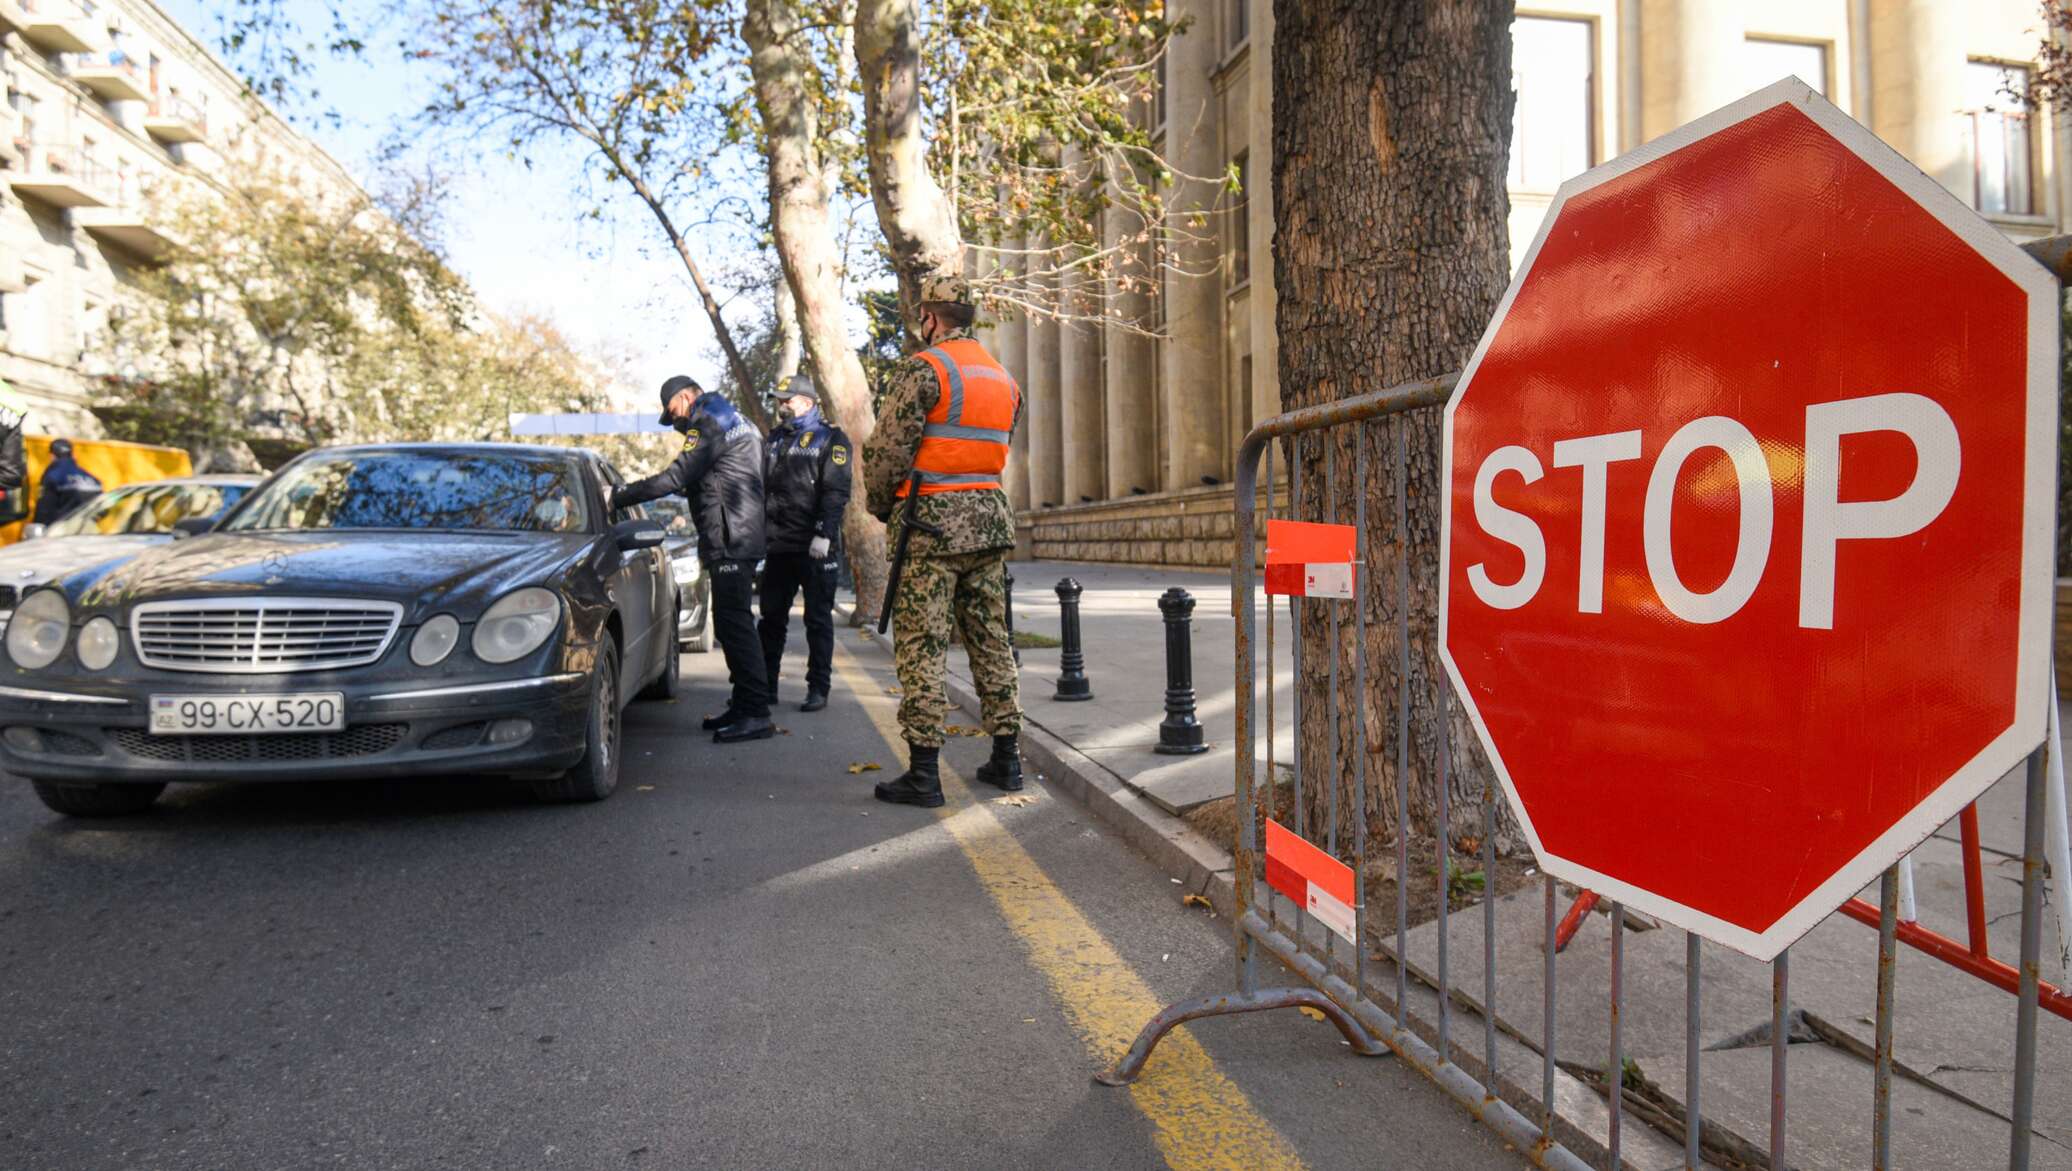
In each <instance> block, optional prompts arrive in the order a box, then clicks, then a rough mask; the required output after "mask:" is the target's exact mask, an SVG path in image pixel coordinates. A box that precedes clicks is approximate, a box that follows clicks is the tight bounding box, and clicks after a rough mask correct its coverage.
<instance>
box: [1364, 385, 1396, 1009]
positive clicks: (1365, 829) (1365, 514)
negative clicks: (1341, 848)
mask: <svg viewBox="0 0 2072 1171" xmlns="http://www.w3.org/2000/svg"><path fill="white" fill-rule="evenodd" d="M1353 483H1354V485H1355V488H1354V491H1353V544H1354V546H1355V547H1354V549H1353V561H1354V564H1353V645H1354V646H1355V647H1358V648H1359V650H1358V651H1357V652H1356V653H1355V654H1354V655H1353V694H1354V695H1355V696H1358V697H1359V698H1357V699H1355V700H1354V701H1353V824H1354V825H1355V826H1357V827H1358V828H1357V829H1355V830H1354V832H1353V894H1354V896H1355V897H1356V899H1357V901H1356V902H1354V903H1353V987H1355V988H1358V989H1361V990H1363V991H1364V990H1365V989H1366V987H1367V577H1368V567H1367V551H1368V545H1367V424H1365V423H1358V424H1355V425H1354V427H1353ZM1400 1007H1401V1006H1398V1008H1399V1009H1400Z"/></svg>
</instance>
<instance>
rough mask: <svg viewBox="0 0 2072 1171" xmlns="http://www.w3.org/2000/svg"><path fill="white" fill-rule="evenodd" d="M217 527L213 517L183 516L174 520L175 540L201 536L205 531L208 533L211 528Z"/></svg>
mask: <svg viewBox="0 0 2072 1171" xmlns="http://www.w3.org/2000/svg"><path fill="white" fill-rule="evenodd" d="M215 527H216V522H215V520H214V518H212V517H206V516H185V517H181V518H180V519H179V520H176V521H174V522H173V530H172V531H173V539H174V540H175V541H184V540H186V539H187V538H188V537H199V536H201V535H202V534H203V533H206V532H208V531H209V530H210V529H213V528H215Z"/></svg>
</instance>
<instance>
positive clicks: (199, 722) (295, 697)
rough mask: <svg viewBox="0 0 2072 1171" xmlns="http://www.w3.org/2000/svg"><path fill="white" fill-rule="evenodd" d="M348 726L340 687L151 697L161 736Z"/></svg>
mask: <svg viewBox="0 0 2072 1171" xmlns="http://www.w3.org/2000/svg"><path fill="white" fill-rule="evenodd" d="M344 728H345V693H343V692H339V691H316V692H296V693H292V694H285V695H154V696H152V697H151V731H152V734H153V735H158V736H210V735H228V734H235V735H240V736H249V735H253V734H255V733H267V732H337V731H342V730H343V729H344Z"/></svg>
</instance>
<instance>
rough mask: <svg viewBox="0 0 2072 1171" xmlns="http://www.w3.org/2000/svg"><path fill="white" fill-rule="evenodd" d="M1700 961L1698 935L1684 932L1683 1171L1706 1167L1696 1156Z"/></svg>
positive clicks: (1700, 1130)
mask: <svg viewBox="0 0 2072 1171" xmlns="http://www.w3.org/2000/svg"><path fill="white" fill-rule="evenodd" d="M1703 962H1704V961H1703V958H1702V954H1701V952H1700V950H1699V940H1698V934H1697V932H1695V931H1686V932H1684V1171H1701V1169H1702V1168H1703V1167H1704V1165H1705V1164H1704V1162H1703V1160H1701V1159H1700V1158H1699V1155H1698V1147H1699V1144H1700V1142H1701V1141H1702V1139H1703V1135H1704V1130H1705V1114H1704V1112H1703V1111H1702V1110H1701V1109H1700V1107H1699V1105H1698V1097H1699V1095H1698V1090H1699V1086H1700V1083H1701V1082H1703V1081H1704V1077H1703V1075H1702V1072H1701V1071H1700V1070H1699V1068H1698V1053H1699V1050H1698V973H1699V966H1700V964H1702V963H1703Z"/></svg>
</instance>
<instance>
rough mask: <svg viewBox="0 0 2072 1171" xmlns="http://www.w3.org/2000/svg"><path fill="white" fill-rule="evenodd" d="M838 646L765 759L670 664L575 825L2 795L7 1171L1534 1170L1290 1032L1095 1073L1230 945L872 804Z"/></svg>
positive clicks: (198, 801)
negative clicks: (107, 804)
mask: <svg viewBox="0 0 2072 1171" xmlns="http://www.w3.org/2000/svg"><path fill="white" fill-rule="evenodd" d="M841 637H842V642H843V648H844V649H843V650H842V652H841V654H840V659H841V664H840V665H841V668H842V669H841V672H840V677H839V678H838V680H837V687H836V694H835V699H834V703H833V705H832V706H831V707H830V708H829V710H827V711H826V712H822V713H819V714H817V715H812V716H806V715H800V714H798V713H797V712H796V711H795V710H794V709H793V706H792V705H793V704H795V702H796V700H797V698H798V696H797V695H795V694H792V693H793V692H795V691H797V690H798V685H797V683H796V680H795V678H794V679H790V680H787V681H786V683H785V692H786V694H785V698H786V700H787V703H786V706H785V707H784V708H783V709H781V714H780V719H779V722H780V724H782V725H784V726H785V727H787V729H788V732H789V734H788V735H785V736H782V737H780V738H779V739H777V740H775V741H771V742H766V743H763V744H754V745H745V746H739V747H732V748H721V747H717V746H715V745H713V744H711V743H710V742H709V738H708V737H706V736H704V735H702V734H700V733H699V732H697V730H696V717H697V716H698V715H700V714H701V713H702V712H703V711H704V710H706V709H707V708H708V707H710V708H716V707H717V706H718V696H719V694H720V685H719V680H720V675H721V671H722V665H721V663H720V659H719V656H718V655H717V654H713V655H707V656H688V657H686V659H685V660H684V662H685V667H686V676H687V680H688V682H689V683H690V689H689V698H687V699H686V700H684V701H681V702H678V703H675V704H664V705H651V704H640V705H636V706H635V707H634V708H633V709H632V710H631V711H630V712H629V714H628V719H627V730H628V745H627V753H628V755H627V769H626V772H625V775H624V778H623V780H622V783H621V788H620V790H619V792H618V794H617V795H615V796H614V797H613V798H612V799H611V800H609V801H606V802H604V803H602V804H600V805H595V806H587V807H544V806H540V805H536V804H534V803H533V802H532V801H531V800H530V798H529V797H528V796H527V795H526V794H525V792H524V790H523V788H522V787H521V786H518V785H515V784H512V783H508V782H501V781H495V780H465V781H452V780H443V781H430V780H427V781H422V782H407V781H406V782H388V783H379V784H351V785H334V786H246V787H238V786H227V785H197V786H185V787H177V788H175V789H174V790H172V791H171V792H169V793H168V795H167V796H166V797H165V798H164V799H162V801H161V804H160V806H159V808H157V809H156V810H154V811H153V812H152V813H150V814H148V815H146V816H143V817H139V818H134V819H128V820H124V821H119V822H112V823H99V824H95V823H88V822H74V821H67V820H65V819H62V818H60V817H58V816H56V815H54V814H51V813H48V812H46V811H45V810H44V809H43V807H42V806H41V805H39V804H38V803H37V802H36V800H35V798H34V796H33V795H32V794H31V793H30V792H29V790H28V786H27V785H26V784H25V783H23V782H20V781H18V780H15V779H14V778H5V780H4V783H0V1167H5V1168H9V1169H16V1171H27V1169H33V1168H86V1169H95V1171H98V1169H102V1168H211V1169H214V1168H223V1169H234V1168H282V1169H284V1168H301V1167H350V1168H356V1169H359V1168H411V1169H416V1168H441V1167H457V1168H496V1169H506V1168H532V1167H567V1168H584V1169H588V1168H619V1167H638V1168H688V1167H715V1168H792V1167H798V1168H807V1167H813V1168H818V1167H897V1168H1019V1167H1026V1168H1044V1169H1049V1168H1156V1167H1161V1166H1173V1167H1176V1168H1190V1167H1202V1168H1214V1167H1241V1166H1253V1167H1257V1166H1266V1165H1284V1166H1301V1165H1307V1166H1309V1167H1313V1168H1335V1167H1363V1168H1372V1167H1417V1168H1420V1169H1425V1171H1448V1169H1455V1168H1459V1169H1471V1168H1472V1169H1480V1168H1513V1167H1520V1166H1524V1163H1523V1161H1522V1160H1521V1159H1520V1158H1519V1157H1518V1156H1517V1155H1515V1154H1510V1153H1507V1152H1506V1149H1505V1147H1504V1145H1503V1143H1502V1142H1501V1140H1499V1139H1497V1138H1496V1137H1495V1136H1494V1135H1493V1134H1491V1133H1490V1132H1488V1131H1487V1130H1485V1129H1483V1128H1481V1127H1479V1126H1478V1125H1477V1124H1475V1123H1474V1122H1472V1121H1471V1120H1470V1119H1469V1117H1468V1116H1467V1114H1466V1113H1465V1112H1463V1111H1462V1110H1460V1109H1459V1108H1458V1107H1456V1106H1454V1105H1453V1104H1452V1103H1451V1102H1450V1101H1449V1100H1447V1099H1446V1098H1445V1097H1444V1096H1443V1095H1442V1094H1441V1093H1440V1092H1439V1091H1438V1090H1437V1089H1436V1088H1434V1087H1433V1086H1431V1085H1430V1084H1428V1083H1427V1082H1425V1081H1424V1080H1423V1079H1422V1078H1421V1077H1420V1076H1419V1075H1417V1074H1416V1073H1415V1072H1414V1071H1410V1070H1406V1069H1404V1068H1403V1067H1401V1066H1400V1065H1399V1064H1398V1063H1397V1062H1396V1061H1395V1060H1394V1059H1392V1058H1386V1057H1384V1058H1366V1059H1363V1058H1357V1057H1354V1056H1351V1055H1350V1054H1349V1053H1348V1051H1347V1050H1346V1049H1345V1048H1343V1047H1342V1045H1341V1043H1340V1041H1339V1038H1338V1035H1337V1033H1336V1032H1335V1031H1334V1030H1332V1029H1331V1028H1330V1026H1328V1025H1326V1024H1321V1023H1317V1022H1313V1021H1310V1020H1308V1019H1306V1018H1304V1017H1301V1016H1299V1015H1296V1014H1294V1013H1292V1012H1281V1013H1273V1014H1260V1015H1255V1016H1251V1017H1241V1018H1231V1019H1226V1020H1216V1021H1207V1022H1202V1023H1200V1024H1197V1025H1196V1026H1194V1028H1193V1029H1192V1030H1191V1033H1190V1034H1188V1035H1191V1037H1192V1038H1193V1040H1192V1041H1189V1040H1187V1039H1186V1037H1185V1036H1183V1037H1182V1038H1181V1040H1180V1042H1179V1043H1178V1044H1174V1043H1170V1042H1169V1043H1168V1046H1167V1047H1166V1048H1164V1049H1162V1050H1161V1052H1160V1055H1159V1057H1157V1058H1155V1059H1154V1062H1153V1065H1152V1067H1151V1069H1150V1070H1148V1071H1147V1073H1146V1075H1145V1077H1144V1079H1143V1080H1142V1081H1141V1082H1140V1083H1139V1086H1138V1087H1137V1088H1136V1089H1134V1090H1115V1089H1107V1088H1103V1087H1101V1086H1098V1085H1095V1084H1093V1082H1092V1081H1091V1080H1090V1079H1089V1075H1090V1074H1091V1073H1092V1071H1093V1070H1094V1069H1095V1068H1097V1066H1099V1065H1101V1064H1105V1063H1106V1062H1107V1061H1108V1060H1110V1059H1111V1058H1112V1057H1113V1055H1114V1048H1113V1045H1112V1044H1111V1039H1112V1038H1113V1037H1115V1036H1120V1035H1126V1031H1127V1030H1132V1029H1134V1028H1135V1027H1136V1025H1137V1024H1138V1023H1140V1020H1141V1014H1142V1012H1143V1011H1144V1008H1145V1006H1146V1005H1149V1004H1151V1003H1154V1002H1164V1001H1169V1000H1173V999H1177V998H1180V997H1184V996H1190V995H1197V994H1201V993H1205V992H1212V991H1219V990H1222V989H1225V988H1227V986H1228V981H1229V973H1230V963H1229V959H1228V956H1229V937H1228V935H1227V933H1226V930H1225V928H1224V926H1223V924H1221V923H1220V922H1218V921H1216V920H1214V919H1213V918H1210V917H1209V916H1208V915H1207V914H1206V913H1205V912H1203V911H1200V910H1196V909H1189V908H1185V907H1183V906H1181V904H1180V891H1179V888H1178V887H1177V886H1174V885H1173V884H1172V883H1171V881H1170V879H1169V878H1168V876H1167V875H1165V874H1162V873H1160V872H1158V871H1157V870H1156V869H1155V868H1153V867H1152V866H1151V865H1150V864H1149V863H1148V862H1146V861H1145V860H1143V859H1142V858H1141V857H1140V856H1138V855H1136V854H1135V853H1133V852H1132V851H1131V850H1130V849H1129V847H1127V846H1126V845H1124V844H1123V843H1122V842H1121V841H1120V840H1119V839H1118V838H1116V837H1115V836H1113V835H1111V834H1110V833H1108V832H1107V831H1106V830H1105V829H1103V828H1102V827H1101V826H1100V825H1099V824H1098V823H1097V822H1096V821H1094V820H1093V819H1092V818H1091V817H1090V816H1089V815H1088V814H1087V813H1086V812H1085V811H1084V810H1083V809H1081V808H1080V807H1078V806H1077V805H1075V804H1073V803H1072V802H1071V801H1070V800H1069V799H1066V798H1060V797H1055V796H1052V795H1051V794H1049V793H1047V792H1045V791H1044V790H1043V789H1042V787H1041V786H1040V785H1032V786H1031V789H1030V790H1029V792H1030V793H1031V794H1032V795H1033V796H1034V797H1035V798H1036V799H1035V800H1034V801H1033V802H1031V803H1029V804H1027V805H1019V806H1015V805H1003V804H1000V803H997V802H992V801H985V800H984V798H983V797H980V796H977V795H974V794H973V793H972V792H971V791H970V790H969V789H966V788H965V787H964V786H963V785H962V783H961V782H959V783H956V784H954V785H953V792H952V800H951V807H950V808H949V809H947V810H944V811H940V813H939V814H938V813H931V812H926V811H921V810H912V809H900V808H893V807H890V806H885V805H880V804H878V803H877V802H875V801H873V800H872V799H871V797H870V784H871V782H873V781H874V780H877V779H879V778H880V777H882V776H885V775H888V774H889V773H892V772H897V771H898V768H899V758H898V757H897V756H896V755H895V753H894V750H893V748H892V747H891V746H889V745H888V744H887V742H886V730H887V729H888V728H889V727H890V724H889V718H890V710H891V705H892V704H893V703H894V700H892V699H891V698H889V697H888V694H887V690H886V689H887V688H889V686H890V672H889V666H888V665H887V664H885V663H884V661H883V660H882V659H881V657H880V656H879V655H878V653H877V652H875V651H874V650H873V649H872V648H868V647H862V648H858V649H854V650H853V651H852V649H851V648H854V647H855V646H856V644H855V643H854V641H853V640H854V638H855V636H854V635H853V634H851V633H849V632H846V631H845V632H843V634H842V636H841ZM984 752H985V742H984V741H982V740H959V741H956V742H954V743H953V744H952V746H951V748H950V750H949V751H948V752H947V753H946V754H945V761H946V763H947V764H949V765H951V766H952V768H953V770H954V771H955V772H957V773H959V774H962V775H963V776H965V777H968V776H969V775H970V769H971V768H972V767H974V766H976V764H977V763H978V762H979V761H980V760H981V759H983V756H984ZM852 762H857V763H862V762H876V763H880V764H883V765H884V766H886V770H887V771H886V772H885V773H877V774H872V773H864V774H861V775H851V774H850V773H849V772H848V771H847V766H848V765H849V764H851V763H852ZM981 792H982V793H983V794H984V795H985V796H997V794H995V793H994V791H993V790H990V789H985V790H981Z"/></svg>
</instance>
